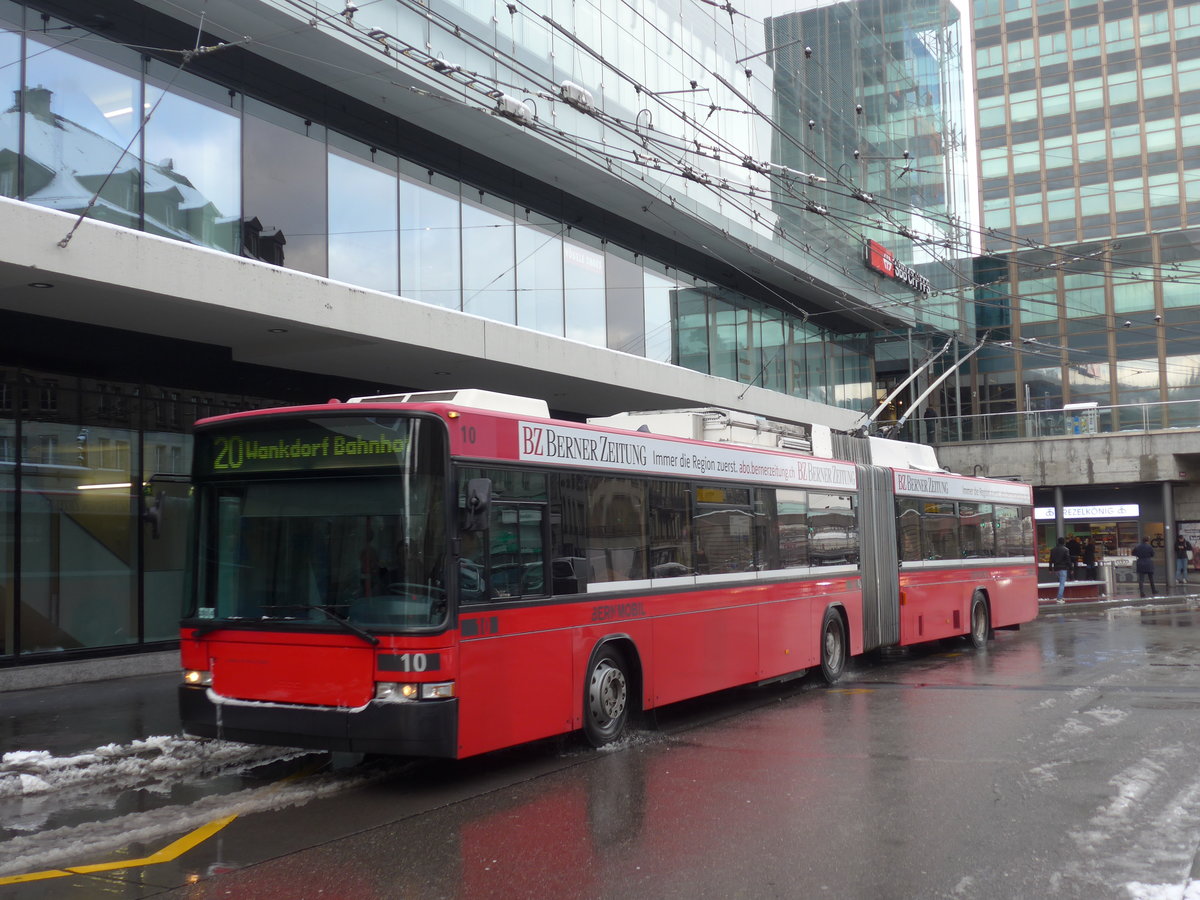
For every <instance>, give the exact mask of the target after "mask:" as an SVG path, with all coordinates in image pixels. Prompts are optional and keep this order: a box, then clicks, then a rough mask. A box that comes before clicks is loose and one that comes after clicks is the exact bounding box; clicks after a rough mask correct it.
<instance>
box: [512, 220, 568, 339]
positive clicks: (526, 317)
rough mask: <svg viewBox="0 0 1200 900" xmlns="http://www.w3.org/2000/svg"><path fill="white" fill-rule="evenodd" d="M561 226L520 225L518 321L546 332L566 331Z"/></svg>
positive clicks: (518, 236)
mask: <svg viewBox="0 0 1200 900" xmlns="http://www.w3.org/2000/svg"><path fill="white" fill-rule="evenodd" d="M562 261H563V254H562V236H561V229H560V228H556V227H554V226H553V223H551V222H550V221H549V220H546V221H545V224H544V225H543V226H542V227H537V226H535V225H532V224H524V223H522V224H518V225H517V324H518V325H523V326H525V327H526V328H532V329H534V330H535V331H541V332H544V333H545V334H557V335H561V334H562V333H563V269H562Z"/></svg>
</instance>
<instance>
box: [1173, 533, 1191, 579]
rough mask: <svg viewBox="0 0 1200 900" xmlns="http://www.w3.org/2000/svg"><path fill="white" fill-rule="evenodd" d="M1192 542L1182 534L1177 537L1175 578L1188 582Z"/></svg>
mask: <svg viewBox="0 0 1200 900" xmlns="http://www.w3.org/2000/svg"><path fill="white" fill-rule="evenodd" d="M1191 553H1192V542H1191V541H1189V540H1188V539H1187V538H1185V537H1184V536H1183V535H1182V534H1181V535H1179V537H1177V538H1175V580H1176V581H1178V582H1179V583H1180V584H1187V583H1188V579H1187V573H1188V560H1189V559H1191Z"/></svg>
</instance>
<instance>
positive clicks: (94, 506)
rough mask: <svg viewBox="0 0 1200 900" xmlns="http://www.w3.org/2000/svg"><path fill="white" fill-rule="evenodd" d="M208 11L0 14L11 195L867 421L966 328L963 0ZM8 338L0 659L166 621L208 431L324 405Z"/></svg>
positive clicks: (3, 365) (4, 1) (3, 5)
mask: <svg viewBox="0 0 1200 900" xmlns="http://www.w3.org/2000/svg"><path fill="white" fill-rule="evenodd" d="M188 5H189V4H188V3H186V2H185V3H184V4H183V5H182V6H179V5H176V11H177V12H178V13H179V18H178V19H171V18H170V17H169V14H164V13H162V12H159V11H153V10H150V9H149V8H143V7H141V6H140V5H139V4H137V3H130V2H127V0H98V2H84V0H65V2H56V3H54V4H53V6H52V12H50V11H47V9H49V8H50V7H47V9H44V8H43V6H42V5H41V4H39V3H38V2H36V0H30V2H17V0H0V98H3V99H2V101H0V196H3V197H8V198H12V199H14V200H17V201H20V202H23V203H27V204H33V205H36V206H39V207H45V208H49V209H53V210H58V211H60V212H64V213H68V214H70V215H72V216H86V217H87V218H89V219H93V220H98V221H103V222H106V223H110V224H112V225H116V226H120V227H123V228H129V229H134V230H137V231H141V232H145V233H148V234H153V235H156V236H160V237H164V238H169V239H172V240H175V241H179V242H184V243H186V244H190V245H194V246H195V247H197V248H199V249H198V251H197V252H212V251H215V252H217V253H222V254H232V255H237V256H242V257H248V258H252V259H256V260H259V261H262V262H264V263H268V264H271V265H275V266H280V267H284V268H287V269H292V270H295V271H298V272H303V273H308V274H310V275H313V276H318V277H321V278H328V279H331V280H333V281H337V282H343V283H346V284H350V285H355V286H358V287H362V288H368V289H371V290H374V291H380V292H384V293H386V294H395V295H398V296H399V297H403V298H406V299H409V300H415V301H419V302H421V303H425V304H429V305H431V306H435V307H439V308H441V309H445V310H453V311H456V312H460V313H464V314H467V315H471V316H477V317H482V318H484V319H487V320H491V321H495V322H501V323H506V324H510V325H515V326H519V327H521V328H525V329H530V330H532V331H534V332H538V333H541V334H545V335H553V336H557V337H561V338H565V339H568V340H573V341H577V342H580V343H581V344H584V345H588V346H590V347H595V348H605V349H608V350H611V351H615V352H617V353H620V354H630V355H632V356H636V357H641V358H645V359H649V360H655V361H659V362H663V363H668V364H672V365H675V366H679V367H683V368H685V369H688V370H692V371H695V372H700V373H703V374H706V375H712V376H717V377H719V378H722V379H728V380H731V381H734V382H738V383H740V384H742V385H746V386H755V387H759V388H766V389H767V390H770V391H774V392H778V393H780V394H784V395H787V396H791V397H798V398H804V399H808V400H813V401H818V402H823V403H828V404H831V405H835V406H840V407H844V408H848V409H853V410H858V411H863V412H866V411H869V410H870V409H872V408H873V407H874V405H875V402H876V398H877V396H878V395H879V385H880V383H881V382H883V381H885V380H886V378H887V377H890V375H891V374H892V373H899V372H900V371H902V370H904V369H905V367H906V366H907V365H909V364H910V362H911V360H912V358H913V356H914V355H915V354H919V353H920V352H922V348H923V347H924V346H925V345H926V344H927V343H929V342H932V341H933V340H935V339H936V340H937V341H938V343H939V344H940V343H941V341H943V340H944V339H945V337H946V336H947V335H956V336H959V337H962V338H963V339H965V340H968V341H969V340H970V339H971V338H972V334H973V331H972V329H973V327H974V323H973V321H972V320H971V318H970V316H971V314H972V307H971V305H970V304H968V303H964V302H963V301H962V300H961V299H960V298H961V291H960V290H959V288H960V286H961V283H962V280H963V278H964V277H969V276H968V275H964V271H965V270H966V269H968V268H969V259H970V257H971V255H972V252H973V247H972V246H971V243H972V236H973V235H974V234H975V231H974V229H973V228H971V227H969V223H970V222H971V221H972V218H973V216H974V212H973V210H974V206H975V199H974V198H975V197H976V191H975V190H974V189H973V186H972V185H971V182H970V179H971V177H972V175H973V173H974V171H975V162H974V157H973V152H974V149H973V142H972V141H971V140H970V138H969V135H970V134H971V132H972V130H973V122H972V121H971V114H972V110H971V109H970V108H969V104H968V100H967V96H966V93H967V92H966V91H965V89H964V80H963V71H964V70H963V59H964V54H968V53H969V52H970V51H969V46H968V45H969V41H968V40H967V37H968V36H967V28H966V24H967V19H966V16H965V14H964V12H963V7H962V4H959V3H954V2H945V0H861V2H856V3H837V4H827V3H807V2H806V3H795V2H793V3H778V2H764V3H756V4H752V8H750V9H747V10H745V11H743V12H741V13H739V14H738V15H735V16H730V15H729V13H728V12H727V11H725V10H722V9H719V8H717V7H713V6H707V5H704V4H696V3H691V2H686V3H685V2H655V3H648V4H641V5H630V4H624V3H618V2H615V0H588V2H560V0H552V2H551V0H547V2H543V3H540V4H534V5H532V6H528V7H526V6H522V7H516V6H513V5H510V4H505V3H498V2H490V0H488V2H480V0H460V2H440V0H439V2H433V3H430V4H428V5H423V4H421V5H419V4H410V3H407V2H400V0H379V2H375V3H371V4H361V7H362V8H360V9H357V10H355V11H353V12H348V11H347V9H346V6H345V4H344V3H343V2H342V0H337V2H327V3H322V2H293V0H253V2H251V0H247V2H244V3H242V2H233V0H215V2H213V3H204V2H200V0H196V2H195V3H193V4H191V6H194V9H193V10H191V12H194V13H196V16H195V17H191V16H189V15H188V14H187V10H186V9H184V7H187V6H188ZM200 12H204V13H205V18H204V22H205V26H206V28H207V29H208V30H207V31H206V32H204V33H201V34H197V33H196V31H195V21H196V20H197V19H198V18H200V17H199V13H200ZM257 14H261V15H260V18H259V19H258V20H257V21H259V22H265V21H268V20H271V21H279V20H280V19H283V20H286V21H289V22H292V23H294V24H296V26H297V27H296V28H294V29H292V30H291V31H288V29H283V30H278V29H276V31H270V32H269V33H268V31H267V30H266V29H264V30H263V31H262V32H261V33H257V34H254V35H248V31H250V30H253V29H252V28H250V27H249V26H247V30H246V31H242V30H240V28H241V27H242V25H243V24H244V22H245V21H246V20H244V19H241V18H239V17H241V16H247V17H249V18H250V19H251V20H253V19H254V16H255V15H257ZM151 20H153V21H151ZM97 21H103V22H104V24H105V27H104V28H103V29H99V28H96V27H95V25H94V23H95V22H97ZM306 30H308V31H311V32H312V33H313V35H314V36H315V37H316V38H317V39H318V40H319V41H320V42H321V43H319V44H312V45H306V44H304V43H303V41H304V40H305V39H306V38H305V37H304V35H303V34H302V32H305V31H306ZM242 34H247V36H246V37H245V38H239V37H238V35H242ZM281 34H282V35H284V36H285V37H286V38H287V39H288V40H291V39H295V40H297V41H298V43H295V44H286V45H285V44H276V43H273V42H275V41H282V40H283V39H284V38H281V37H280V36H279V35H281ZM297 34H300V35H301V36H300V37H299V38H297V37H296V35H297ZM151 37H153V41H152V40H151ZM226 42H228V43H226ZM198 47H200V48H203V52H200V53H197V52H196V49H195V48H198ZM306 50H307V51H308V52H307V54H306V52H305V51H306ZM351 83H352V84H353V86H352V87H350V86H347V87H343V85H344V84H346V85H349V84H351ZM363 98H365V99H363ZM414 98H416V99H414ZM404 104H416V105H415V106H413V105H409V106H405V105H404ZM396 110H398V111H396ZM413 110H420V111H421V115H420V116H418V115H416V114H415V113H414V112H413ZM465 113H470V114H471V115H473V116H474V118H471V117H470V116H468V115H466V114H465ZM480 113H482V114H483V115H479V114H480ZM464 123H466V124H464ZM480 123H482V124H480ZM472 128H475V129H477V133H474V132H472V131H471V129H472ZM513 135H516V137H513ZM518 142H519V143H518ZM510 144H511V145H512V148H515V149H511V148H510V146H509V145H510ZM563 160H565V161H566V162H562V161H563ZM559 164H561V165H560V168H558V169H555V168H553V167H554V166H555V165H559ZM581 171H583V172H584V173H585V176H586V177H581V176H580V172H581ZM867 240H874V241H877V242H879V243H880V244H881V245H886V247H887V249H888V251H889V252H890V253H891V254H893V255H894V258H895V260H896V261H897V262H900V263H903V264H905V265H907V266H910V267H912V268H913V269H914V270H916V271H919V272H920V273H921V275H922V277H923V278H924V279H926V280H927V282H928V285H929V288H928V289H927V290H925V291H914V289H913V288H912V286H911V285H909V284H904V283H902V282H901V281H899V280H897V279H896V278H893V277H887V276H884V275H883V274H881V272H879V271H872V270H871V269H869V268H868V267H867V266H866V265H865V264H864V257H863V252H864V245H865V242H866V241H867ZM935 246H936V247H937V248H938V249H937V250H936V251H935V250H933V249H931V248H933V247H935ZM752 267H753V268H752ZM6 315H8V314H7V313H5V312H3V311H0V317H3V316H6ZM28 325H29V323H28V321H27V320H24V319H19V318H12V319H6V318H0V327H8V328H9V329H10V330H11V329H13V328H16V327H18V326H21V327H26V326H28ZM136 337H137V336H136V335H135V336H134V338H132V339H129V342H128V343H126V344H125V346H126V350H127V354H126V360H128V359H134V358H137V357H139V356H145V355H146V354H145V349H146V347H148V346H151V345H152V343H153V341H152V337H151V336H150V335H149V334H147V335H146V336H144V337H145V341H146V345H145V346H142V345H139V344H138V343H137V340H136ZM122 340H123V341H124V340H126V339H125V338H123V339H122ZM86 342H87V339H86V338H85V343H86ZM2 346H3V347H4V348H5V353H4V356H2V357H0V392H2V393H0V489H2V490H0V497H2V498H3V500H2V501H0V502H2V503H3V506H2V507H0V536H2V541H0V547H2V551H0V552H2V553H3V555H2V556H0V591H2V593H0V623H2V625H0V664H3V663H6V662H13V661H14V660H16V661H20V660H26V661H36V660H37V659H42V658H44V657H45V656H46V655H47V654H54V653H61V652H63V651H75V652H81V653H85V652H91V651H108V650H112V649H114V648H128V647H136V646H150V645H154V644H155V643H156V642H161V641H166V640H170V639H171V638H172V636H173V622H174V619H175V616H176V613H177V602H176V599H175V595H176V594H177V593H178V579H179V577H180V571H181V565H182V560H181V556H180V552H181V551H180V549H179V548H178V547H174V546H173V545H170V544H169V542H168V541H166V540H165V539H164V538H162V537H161V536H156V535H155V531H156V528H157V520H156V518H155V516H156V514H157V513H156V511H157V512H163V511H166V512H167V513H168V514H169V513H170V510H171V508H172V505H173V504H175V503H177V502H182V499H181V496H180V492H181V488H180V485H182V483H183V478H184V476H185V475H186V472H187V467H188V449H187V448H188V442H187V435H188V432H189V428H190V423H191V422H192V421H194V419H195V418H197V417H199V416H200V415H203V414H206V413H208V412H216V411H222V410H228V409H237V408H245V407H247V406H254V405H264V404H267V403H271V402H290V401H295V400H304V399H312V398H317V399H324V398H325V397H327V396H329V395H330V394H331V393H335V391H331V390H328V389H326V388H325V387H318V386H315V385H316V384H317V383H318V382H316V381H314V379H313V377H311V373H301V374H307V375H309V376H310V377H309V378H307V380H305V382H304V387H298V386H297V384H296V382H295V380H294V379H290V380H289V379H286V378H285V379H279V380H277V382H276V383H277V387H278V389H277V390H265V389H262V388H261V387H256V388H250V387H247V384H248V383H250V382H249V381H248V380H247V379H246V378H243V377H241V376H235V375H234V374H230V372H229V371H228V366H227V364H226V363H227V361H224V360H217V361H216V364H215V365H214V367H213V369H212V370H210V371H206V372H201V371H200V370H199V369H197V370H184V371H180V370H179V369H178V368H177V367H176V366H173V365H171V364H170V362H168V361H167V360H166V358H165V357H166V356H169V354H164V358H163V359H161V360H160V363H161V364H160V365H159V366H158V367H157V368H155V367H154V366H151V365H138V366H134V365H133V364H132V363H128V364H127V365H123V366H122V367H119V368H120V369H121V372H120V374H102V373H101V371H100V370H99V368H98V365H99V363H98V362H97V360H98V358H99V357H98V355H96V354H93V353H91V351H90V350H88V351H81V352H80V353H79V354H72V353H71V352H68V351H67V350H66V349H62V350H61V351H59V352H58V354H57V356H56V354H55V351H54V350H53V349H52V348H49V347H48V344H47V346H45V347H43V348H42V351H39V352H37V353H34V352H32V351H31V350H29V349H27V347H25V345H24V344H23V343H22V341H21V340H19V339H14V340H12V341H11V342H8V343H5V344H3V345H2ZM898 348H902V349H898ZM914 348H915V349H914ZM213 372H216V373H218V374H215V375H214V374H213ZM185 376H187V377H185ZM255 384H256V385H258V384H261V381H255ZM395 387H397V388H414V389H420V388H422V387H425V385H422V384H412V385H408V384H405V385H396V386H395ZM345 393H349V391H346V392H345Z"/></svg>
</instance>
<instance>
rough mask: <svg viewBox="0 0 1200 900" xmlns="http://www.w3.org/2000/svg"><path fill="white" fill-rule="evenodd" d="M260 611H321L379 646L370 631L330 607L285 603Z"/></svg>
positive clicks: (262, 607) (372, 644) (352, 632)
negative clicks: (364, 629)
mask: <svg viewBox="0 0 1200 900" xmlns="http://www.w3.org/2000/svg"><path fill="white" fill-rule="evenodd" d="M259 609H319V610H320V611H321V612H323V613H325V615H326V616H328V617H329V618H330V619H333V621H335V622H337V623H338V624H339V625H341V626H342V627H343V628H344V629H346V630H347V631H349V632H350V633H351V634H354V635H357V636H358V637H360V638H362V639H363V640H364V641H366V642H367V643H368V644H370V645H371V646H372V647H374V646H377V645H378V644H379V638H377V637H375V635H373V634H371V633H370V632H369V631H363V630H362V629H361V628H359V627H358V626H357V625H355V624H354V623H353V622H351V621H350V620H349V619H345V618H343V617H342V616H339V615H338V614H337V613H335V612H334V611H333V610H332V609H331V608H330V607H328V606H321V605H319V604H312V605H308V604H305V603H283V604H277V605H274V606H260V607H259Z"/></svg>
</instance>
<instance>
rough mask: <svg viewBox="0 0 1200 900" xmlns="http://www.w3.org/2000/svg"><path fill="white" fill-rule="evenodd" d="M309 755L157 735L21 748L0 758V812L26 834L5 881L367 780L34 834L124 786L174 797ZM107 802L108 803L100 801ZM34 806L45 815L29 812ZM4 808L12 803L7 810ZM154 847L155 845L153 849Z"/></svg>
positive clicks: (5, 862)
mask: <svg viewBox="0 0 1200 900" xmlns="http://www.w3.org/2000/svg"><path fill="white" fill-rule="evenodd" d="M309 753H311V751H303V750H293V749H289V748H281V747H258V746H251V745H249V744H238V743H234V742H232V741H215V740H198V739H191V738H183V737H170V736H168V737H151V738H147V739H146V740H141V741H133V742H132V743H130V744H122V745H117V744H107V745H105V746H103V747H97V748H96V749H94V750H91V751H88V752H86V753H79V754H75V755H73V756H61V757H56V756H52V755H51V754H50V753H48V752H46V751H40V750H35V751H28V750H23V751H16V752H12V753H6V754H4V755H3V756H2V757H0V809H4V810H5V815H4V816H3V818H4V826H5V828H6V829H8V830H9V831H10V832H13V831H20V830H27V831H30V832H35V833H30V834H21V835H18V836H16V837H13V838H11V839H10V840H8V841H5V842H4V843H0V875H12V874H18V873H25V872H31V871H37V870H41V869H46V868H52V867H54V866H56V865H63V864H68V863H69V864H72V865H80V864H84V863H88V862H97V861H102V859H103V857H105V856H107V855H109V854H112V853H113V852H114V851H117V850H120V849H122V848H127V847H129V846H130V845H131V844H135V843H143V844H145V845H147V846H148V847H149V848H150V849H151V851H153V850H155V849H158V847H159V846H163V845H166V844H168V843H170V841H172V840H174V839H175V838H177V837H179V836H180V835H182V834H185V833H187V832H188V831H191V830H193V829H195V828H198V827H199V826H201V825H203V824H205V823H207V822H211V821H212V820H214V819H220V818H224V817H226V816H230V815H235V814H236V815H245V814H247V813H252V812H262V811H266V810H272V809H283V808H285V807H288V806H297V805H300V804H303V803H307V802H308V801H310V800H313V799H315V798H317V797H321V796H324V795H327V794H330V793H335V792H338V791H342V790H346V789H347V788H349V787H352V786H355V785H357V784H359V783H362V782H363V781H365V780H367V778H368V777H370V776H367V775H361V776H353V775H346V774H331V775H320V776H312V777H310V778H307V779H303V780H299V781H295V782H289V783H286V784H283V783H278V784H274V785H268V786H265V787H260V788H248V789H245V790H241V791H238V792H236V793H232V794H223V795H221V794H211V795H207V796H204V797H201V798H200V799H198V800H196V801H194V802H192V803H190V804H187V805H180V804H168V805H164V806H161V807H157V808H154V809H150V810H143V811H139V812H134V813H129V814H127V815H123V816H117V817H115V818H108V819H99V820H96V821H89V822H83V823H80V824H75V825H68V826H63V827H59V828H54V829H51V830H46V831H39V830H37V829H38V828H40V827H41V824H42V823H44V822H45V821H46V820H47V819H48V818H49V812H52V811H53V810H52V809H49V807H53V808H64V807H69V808H72V809H75V810H80V809H81V807H87V806H89V805H90V806H94V807H96V808H97V809H105V808H107V809H111V808H112V800H111V798H112V797H114V796H116V795H118V794H120V793H121V792H122V791H126V790H134V789H136V790H149V791H152V792H156V793H161V794H168V795H169V794H170V792H171V789H172V786H174V785H177V784H179V783H186V784H194V783H195V782H196V781H197V780H199V779H204V778H212V777H216V776H219V775H223V774H229V773H233V772H238V771H241V770H244V769H247V768H252V767H255V766H259V765H262V764H264V763H268V762H275V761H280V760H287V759H294V758H297V757H300V756H305V755H308V754H309ZM104 798H108V799H107V802H99V803H97V802H95V801H97V799H101V800H103V799H104ZM30 804H33V806H34V807H37V808H38V809H39V810H40V812H39V813H38V814H37V815H29V816H25V817H24V818H27V819H28V820H29V821H28V822H23V816H22V812H23V811H24V809H23V808H24V807H25V806H28V805H30ZM5 807H9V808H8V809H5ZM156 845H157V846H156Z"/></svg>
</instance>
